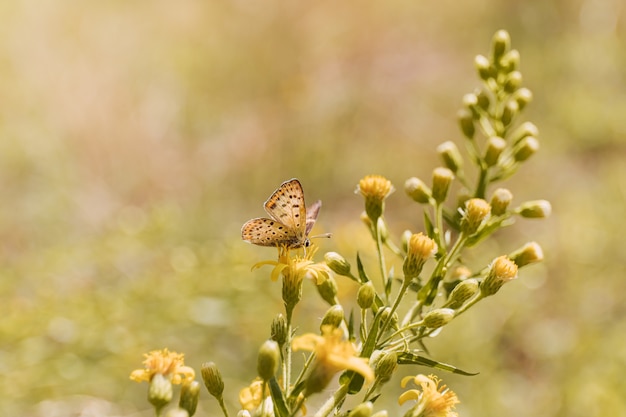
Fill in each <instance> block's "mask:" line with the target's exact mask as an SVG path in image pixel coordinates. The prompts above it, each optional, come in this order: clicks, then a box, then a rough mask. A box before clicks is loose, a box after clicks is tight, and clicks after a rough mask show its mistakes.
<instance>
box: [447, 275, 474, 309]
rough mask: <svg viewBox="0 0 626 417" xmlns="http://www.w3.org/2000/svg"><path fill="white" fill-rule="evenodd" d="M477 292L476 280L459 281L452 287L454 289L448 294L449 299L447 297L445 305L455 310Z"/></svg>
mask: <svg viewBox="0 0 626 417" xmlns="http://www.w3.org/2000/svg"><path fill="white" fill-rule="evenodd" d="M477 292H478V281H477V280H475V279H473V278H472V279H466V280H464V281H461V282H459V284H458V285H457V286H456V287H454V289H453V290H452V292H451V293H450V297H448V302H447V303H446V305H447V306H448V307H449V308H451V309H455V310H456V309H457V308H459V307H461V306H462V305H463V304H465V302H466V301H467V300H469V299H470V298H472V297H473V296H474V294H476V293H477Z"/></svg>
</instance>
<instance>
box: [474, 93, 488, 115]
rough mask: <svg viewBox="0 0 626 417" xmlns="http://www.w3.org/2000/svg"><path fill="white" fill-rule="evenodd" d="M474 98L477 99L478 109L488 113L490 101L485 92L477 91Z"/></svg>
mask: <svg viewBox="0 0 626 417" xmlns="http://www.w3.org/2000/svg"><path fill="white" fill-rule="evenodd" d="M476 98H477V99H478V107H480V108H481V109H482V110H483V111H488V110H489V106H490V105H491V99H490V98H489V96H488V95H487V93H486V92H485V90H480V91H478V92H477V93H476Z"/></svg>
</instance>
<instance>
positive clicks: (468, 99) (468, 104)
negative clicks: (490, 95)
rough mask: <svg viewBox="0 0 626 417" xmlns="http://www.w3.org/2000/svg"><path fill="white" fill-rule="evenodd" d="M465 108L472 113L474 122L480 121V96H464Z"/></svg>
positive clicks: (471, 94) (472, 94) (470, 94)
mask: <svg viewBox="0 0 626 417" xmlns="http://www.w3.org/2000/svg"><path fill="white" fill-rule="evenodd" d="M463 106H464V107H465V108H466V109H468V110H469V111H471V113H472V118H473V119H474V120H478V119H480V113H479V112H478V96H476V94H474V93H469V94H465V95H464V96H463Z"/></svg>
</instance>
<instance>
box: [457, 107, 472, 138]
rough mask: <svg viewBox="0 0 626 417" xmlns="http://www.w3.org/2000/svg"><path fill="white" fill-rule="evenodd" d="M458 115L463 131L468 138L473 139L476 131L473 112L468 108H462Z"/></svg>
mask: <svg viewBox="0 0 626 417" xmlns="http://www.w3.org/2000/svg"><path fill="white" fill-rule="evenodd" d="M456 117H457V118H458V119H459V126H460V127H461V132H463V135H465V137H466V138H468V139H473V138H474V134H475V133H476V126H474V117H473V116H472V112H471V111H469V110H467V109H461V110H459V111H458V113H457V115H456Z"/></svg>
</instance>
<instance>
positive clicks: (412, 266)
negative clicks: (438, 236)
mask: <svg viewBox="0 0 626 417" xmlns="http://www.w3.org/2000/svg"><path fill="white" fill-rule="evenodd" d="M435 253H437V244H436V243H435V241H434V240H432V239H431V238H429V237H428V236H426V235H425V234H423V233H418V234H414V235H412V236H411V238H410V239H409V245H408V248H407V254H406V258H405V259H404V263H403V264H402V270H403V272H404V279H405V281H406V280H411V279H413V278H416V277H417V276H418V275H419V274H420V272H422V268H423V267H424V264H425V263H426V261H427V260H428V259H430V258H431V257H433V256H434V255H435Z"/></svg>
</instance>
